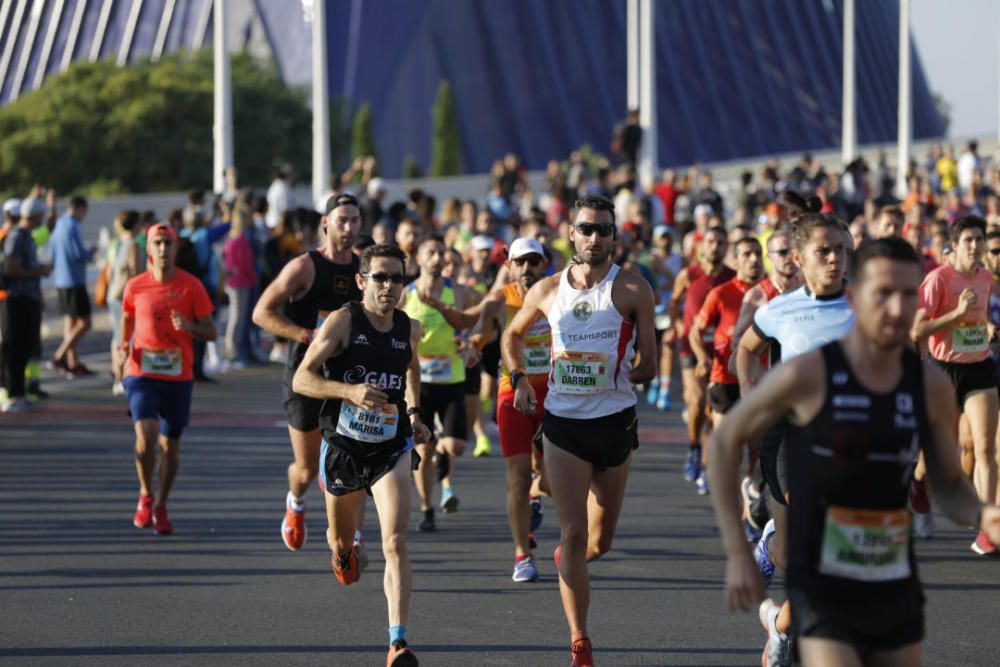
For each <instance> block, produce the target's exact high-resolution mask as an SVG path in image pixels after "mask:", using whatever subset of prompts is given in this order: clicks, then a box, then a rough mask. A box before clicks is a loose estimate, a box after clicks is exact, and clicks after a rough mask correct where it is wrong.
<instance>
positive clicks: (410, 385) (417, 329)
mask: <svg viewBox="0 0 1000 667" xmlns="http://www.w3.org/2000/svg"><path fill="white" fill-rule="evenodd" d="M423 335H424V328H423V327H422V326H421V325H420V320H415V319H413V318H412V317H411V318H410V350H411V351H412V353H411V355H410V363H409V365H408V366H407V367H406V404H407V405H408V406H409V407H411V408H419V407H420V362H419V358H418V357H417V346H418V345H420V338H421V337H422V336H423ZM410 425H411V426H413V441H414V442H415V443H417V444H423V443H425V442H427V441H429V440H430V431H429V430H428V428H427V426H426V425H425V424H424V423H423V418H422V417H421V416H420V414H419V413H414V414H413V415H412V416H411V417H410Z"/></svg>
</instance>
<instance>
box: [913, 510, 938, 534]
mask: <svg viewBox="0 0 1000 667" xmlns="http://www.w3.org/2000/svg"><path fill="white" fill-rule="evenodd" d="M934 532H935V530H934V517H933V515H932V514H931V513H930V512H928V513H927V514H917V513H916V512H914V513H913V534H914V535H915V536H917V537H918V538H920V539H922V540H929V539H931V538H932V537H934Z"/></svg>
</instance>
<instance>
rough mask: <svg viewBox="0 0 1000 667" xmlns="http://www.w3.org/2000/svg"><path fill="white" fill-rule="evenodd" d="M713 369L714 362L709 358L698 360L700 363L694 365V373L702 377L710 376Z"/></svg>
mask: <svg viewBox="0 0 1000 667" xmlns="http://www.w3.org/2000/svg"><path fill="white" fill-rule="evenodd" d="M711 370H712V362H710V361H708V360H707V359H706V360H704V361H702V360H699V361H698V365H697V366H695V367H694V374H695V375H696V376H698V377H700V378H703V377H708V374H709V372H710V371H711Z"/></svg>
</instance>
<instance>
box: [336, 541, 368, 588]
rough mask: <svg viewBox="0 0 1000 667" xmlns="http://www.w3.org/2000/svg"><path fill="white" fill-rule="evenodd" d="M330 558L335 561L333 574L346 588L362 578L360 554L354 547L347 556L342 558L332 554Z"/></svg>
mask: <svg viewBox="0 0 1000 667" xmlns="http://www.w3.org/2000/svg"><path fill="white" fill-rule="evenodd" d="M330 558H331V560H332V561H333V574H334V575H336V577H337V581H339V582H340V583H341V584H343V585H344V586H350V585H351V584H353V583H354V582H355V581H357V580H358V579H360V578H361V568H359V567H358V554H357V550H356V549H355V548H354V547H351V550H350V551H348V552H347V555H346V556H343V557H341V556H338V555H337V554H331V556H330Z"/></svg>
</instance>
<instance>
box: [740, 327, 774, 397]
mask: <svg viewBox="0 0 1000 667" xmlns="http://www.w3.org/2000/svg"><path fill="white" fill-rule="evenodd" d="M769 345H770V343H769V342H768V341H766V340H764V339H763V338H761V337H760V335H759V334H758V333H757V330H756V329H754V328H753V327H750V328H749V329H747V330H746V331H744V332H743V337H742V338H740V344H739V347H737V348H736V377H738V378H739V380H740V391H744V390H745V389H750V388H752V387H754V386H756V384H757V383H758V382H760V378H761V377H762V376H763V375H764V372H765V370H766V369H765V368H764V367H763V366H761V365H760V364H759V363H758V360H759V359H760V355H761V354H762V353H763V352H764V350H766V349H767V348H768V346H769Z"/></svg>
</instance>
